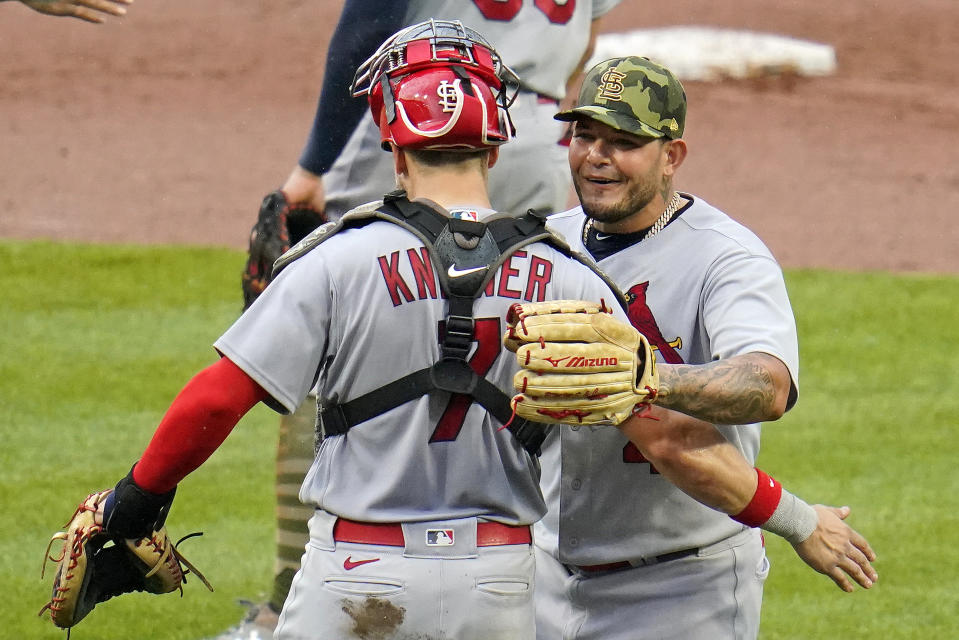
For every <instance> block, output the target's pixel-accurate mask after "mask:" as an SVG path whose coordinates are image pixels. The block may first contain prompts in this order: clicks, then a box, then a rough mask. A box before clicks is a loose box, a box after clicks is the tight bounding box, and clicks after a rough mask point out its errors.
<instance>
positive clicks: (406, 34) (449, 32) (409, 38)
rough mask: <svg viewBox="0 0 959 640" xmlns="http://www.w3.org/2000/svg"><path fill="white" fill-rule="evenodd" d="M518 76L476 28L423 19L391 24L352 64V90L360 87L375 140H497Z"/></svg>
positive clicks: (459, 143)
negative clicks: (393, 28) (375, 127)
mask: <svg viewBox="0 0 959 640" xmlns="http://www.w3.org/2000/svg"><path fill="white" fill-rule="evenodd" d="M518 88H519V78H518V77H517V76H516V74H515V73H513V71H512V70H511V69H510V68H509V67H507V66H506V65H505V64H503V62H502V60H501V59H500V57H499V54H498V53H496V50H495V49H493V47H492V45H490V44H489V43H488V42H487V41H486V40H485V39H484V38H483V36H481V35H480V34H478V33H476V32H475V31H473V30H472V29H469V28H467V27H464V26H463V24H462V23H461V22H459V21H458V20H456V21H448V20H429V21H427V22H421V23H419V24H416V25H413V26H412V27H408V28H406V29H403V30H402V31H399V32H398V33H396V34H394V35H393V36H392V37H390V38H389V39H388V40H387V41H386V42H384V43H383V44H382V45H381V46H380V48H379V49H377V51H376V53H374V54H373V55H372V56H370V58H369V59H368V60H367V61H366V62H364V63H363V64H362V65H360V68H359V69H357V71H356V76H355V77H354V79H353V87H352V91H353V96H354V97H359V96H362V95H366V96H367V97H368V100H369V103H370V111H371V112H372V113H373V118H374V119H375V120H376V122H377V123H378V124H379V126H380V133H381V135H382V144H383V148H384V149H389V148H390V147H389V143H391V142H392V143H393V144H395V145H396V146H397V147H401V148H406V149H445V150H454V151H455V150H458V149H459V150H471V149H485V148H489V147H494V146H497V145H500V144H503V143H504V142H506V141H507V140H509V139H510V138H512V137H513V134H514V133H515V129H514V127H513V123H512V121H511V120H510V118H509V111H508V108H509V106H510V105H511V104H512V102H513V100H514V99H515V97H516V92H517V90H518Z"/></svg>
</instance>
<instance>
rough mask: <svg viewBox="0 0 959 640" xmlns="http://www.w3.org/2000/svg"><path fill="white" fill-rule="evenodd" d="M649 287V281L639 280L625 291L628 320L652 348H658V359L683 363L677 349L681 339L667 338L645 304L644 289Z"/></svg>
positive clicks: (679, 346)
mask: <svg viewBox="0 0 959 640" xmlns="http://www.w3.org/2000/svg"><path fill="white" fill-rule="evenodd" d="M648 288H649V282H641V283H640V284H636V285H633V286H632V287H630V289H629V291H627V292H626V300H627V302H628V303H629V307H628V309H627V311H626V313H627V314H628V315H629V322H630V324H632V325H633V326H634V327H635V328H636V330H637V331H639V332H640V333H641V334H643V335H644V336H646V339H647V340H649V344H651V345H652V346H653V347H654V348H656V349H658V350H659V359H660V360H662V361H663V362H667V363H669V364H683V357H682V356H681V355H679V352H678V351H677V349H682V348H683V339H682V338H681V337H677V338H675V339H674V340H667V339H666V337H665V336H664V335H663V332H662V331H660V330H659V325H658V324H656V318H655V317H654V316H653V312H652V311H651V310H650V309H649V305H648V304H646V289H648Z"/></svg>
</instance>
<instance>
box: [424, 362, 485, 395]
mask: <svg viewBox="0 0 959 640" xmlns="http://www.w3.org/2000/svg"><path fill="white" fill-rule="evenodd" d="M478 379H479V378H478V376H477V375H476V372H475V371H473V370H472V369H471V368H470V366H469V365H468V364H466V361H464V360H458V359H455V360H454V359H451V358H443V359H442V360H440V361H439V362H437V363H436V364H434V365H433V366H432V367H431V368H430V382H431V383H432V384H433V386H434V387H436V388H437V389H439V390H441V391H449V392H450V393H465V394H468V395H472V393H473V390H474V389H476V383H477V381H478Z"/></svg>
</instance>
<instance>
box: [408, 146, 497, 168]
mask: <svg viewBox="0 0 959 640" xmlns="http://www.w3.org/2000/svg"><path fill="white" fill-rule="evenodd" d="M404 151H405V152H406V153H407V155H409V156H410V157H412V158H413V159H414V160H415V161H416V162H418V163H420V164H422V165H425V166H427V167H443V166H447V165H451V164H460V163H464V164H465V163H467V162H470V161H473V160H477V159H482V160H483V161H484V162H485V161H486V158H487V157H488V156H489V151H490V150H489V149H463V150H453V149H404Z"/></svg>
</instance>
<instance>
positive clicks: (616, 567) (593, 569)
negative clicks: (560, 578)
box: [566, 547, 699, 573]
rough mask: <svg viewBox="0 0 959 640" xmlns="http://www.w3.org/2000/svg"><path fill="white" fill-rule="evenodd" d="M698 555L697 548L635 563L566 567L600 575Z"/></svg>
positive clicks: (643, 559)
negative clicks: (604, 572) (605, 572)
mask: <svg viewBox="0 0 959 640" xmlns="http://www.w3.org/2000/svg"><path fill="white" fill-rule="evenodd" d="M697 553H699V548H698V547H697V548H695V549H683V550H681V551H673V552H671V553H664V554H662V555H660V556H654V557H652V558H642V559H640V560H637V561H635V562H629V561H626V560H622V561H620V562H607V563H606V564H588V565H575V564H569V565H566V566H567V567H569V568H570V569H575V570H577V571H581V572H583V573H600V572H603V571H621V570H623V569H629V568H631V567H641V566H645V565H650V564H659V563H660V562H669V561H670V560H679V559H680V558H688V557H689V556H694V555H696V554H697Z"/></svg>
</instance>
